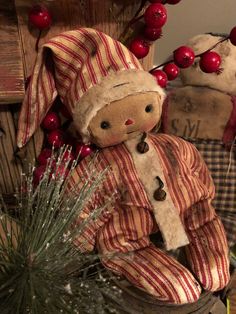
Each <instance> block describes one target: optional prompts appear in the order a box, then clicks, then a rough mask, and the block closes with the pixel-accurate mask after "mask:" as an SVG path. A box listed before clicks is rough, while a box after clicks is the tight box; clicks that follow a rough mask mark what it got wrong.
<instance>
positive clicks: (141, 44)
mask: <svg viewBox="0 0 236 314" xmlns="http://www.w3.org/2000/svg"><path fill="white" fill-rule="evenodd" d="M129 49H130V51H131V52H132V53H133V54H134V55H135V57H136V58H138V59H142V58H144V57H146V56H147V55H148V53H149V50H150V46H149V43H148V42H147V41H146V40H145V39H142V38H136V39H134V40H133V41H132V42H131V44H130V47H129Z"/></svg>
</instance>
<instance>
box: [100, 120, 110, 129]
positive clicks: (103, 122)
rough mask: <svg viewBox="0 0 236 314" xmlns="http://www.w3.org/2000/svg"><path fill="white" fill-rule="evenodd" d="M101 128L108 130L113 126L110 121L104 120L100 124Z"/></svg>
mask: <svg viewBox="0 0 236 314" xmlns="http://www.w3.org/2000/svg"><path fill="white" fill-rule="evenodd" d="M100 126H101V128H102V129H103V130H107V129H109V128H110V127H111V125H110V123H109V122H108V121H102V122H101V124H100Z"/></svg>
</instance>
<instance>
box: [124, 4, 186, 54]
mask: <svg viewBox="0 0 236 314" xmlns="http://www.w3.org/2000/svg"><path fill="white" fill-rule="evenodd" d="M180 1H181V0H149V2H150V3H151V4H149V5H148V6H147V8H146V9H145V11H144V13H143V14H141V12H143V10H144V8H145V5H146V3H147V2H148V1H147V0H142V1H141V4H140V7H139V9H138V11H137V12H136V13H135V15H134V17H133V18H132V19H131V20H130V21H129V23H128V24H127V25H126V27H125V29H124V31H123V32H122V34H121V36H120V38H119V40H120V41H121V42H125V41H126V38H127V34H128V35H129V28H130V27H131V26H132V25H133V24H135V23H137V22H138V21H139V20H141V19H143V20H144V23H145V27H144V29H143V31H142V34H140V36H138V37H137V38H134V39H133V40H132V41H131V42H130V44H129V49H130V51H131V52H132V53H133V54H134V55H135V56H136V57H137V58H138V59H142V58H144V57H146V56H147V55H148V53H149V50H150V45H151V44H152V43H153V42H154V41H156V40H158V39H159V38H160V37H161V36H162V28H163V26H164V25H165V24H166V21H167V10H166V8H165V4H177V3H178V2H180ZM140 14H141V15H140Z"/></svg>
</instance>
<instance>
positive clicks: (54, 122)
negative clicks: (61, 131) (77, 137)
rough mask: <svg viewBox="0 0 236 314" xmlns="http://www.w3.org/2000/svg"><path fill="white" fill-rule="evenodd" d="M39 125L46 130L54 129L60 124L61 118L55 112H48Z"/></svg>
mask: <svg viewBox="0 0 236 314" xmlns="http://www.w3.org/2000/svg"><path fill="white" fill-rule="evenodd" d="M41 126H42V128H44V129H45V130H48V131H52V130H56V129H58V128H59V127H60V126H61V119H60V117H59V116H58V114H57V113H56V112H53V111H51V112H48V113H47V115H46V116H45V118H44V119H43V122H42V124H41Z"/></svg>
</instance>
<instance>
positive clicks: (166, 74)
mask: <svg viewBox="0 0 236 314" xmlns="http://www.w3.org/2000/svg"><path fill="white" fill-rule="evenodd" d="M227 40H230V42H231V44H232V45H234V46H236V26H235V27H234V28H232V30H231V31H230V34H229V36H227V37H224V38H223V39H221V40H219V41H218V42H217V43H216V44H215V45H214V46H212V47H210V48H209V49H207V50H206V51H204V52H202V53H199V54H197V55H195V53H194V51H193V49H192V48H190V47H188V46H181V47H178V48H177V49H176V50H174V52H173V59H171V60H169V61H167V62H164V63H162V64H160V65H158V66H156V67H155V68H153V69H151V70H150V71H149V72H150V73H151V74H152V75H153V76H154V77H155V78H156V81H157V83H158V84H159V85H160V86H161V87H163V88H165V87H166V85H167V82H168V80H169V81H172V80H174V79H176V78H177V77H178V75H179V72H180V68H182V69H185V68H188V67H190V66H191V65H192V64H193V63H194V61H195V59H196V58H200V60H199V67H200V69H201V70H202V71H203V72H204V73H215V74H217V75H219V74H220V73H222V71H223V69H222V68H221V67H220V66H221V61H222V60H221V56H220V55H219V54H218V53H217V52H215V51H212V50H213V49H214V48H215V47H217V46H218V45H219V44H221V43H222V42H224V41H227ZM162 67H163V69H162V70H160V68H162Z"/></svg>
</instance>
